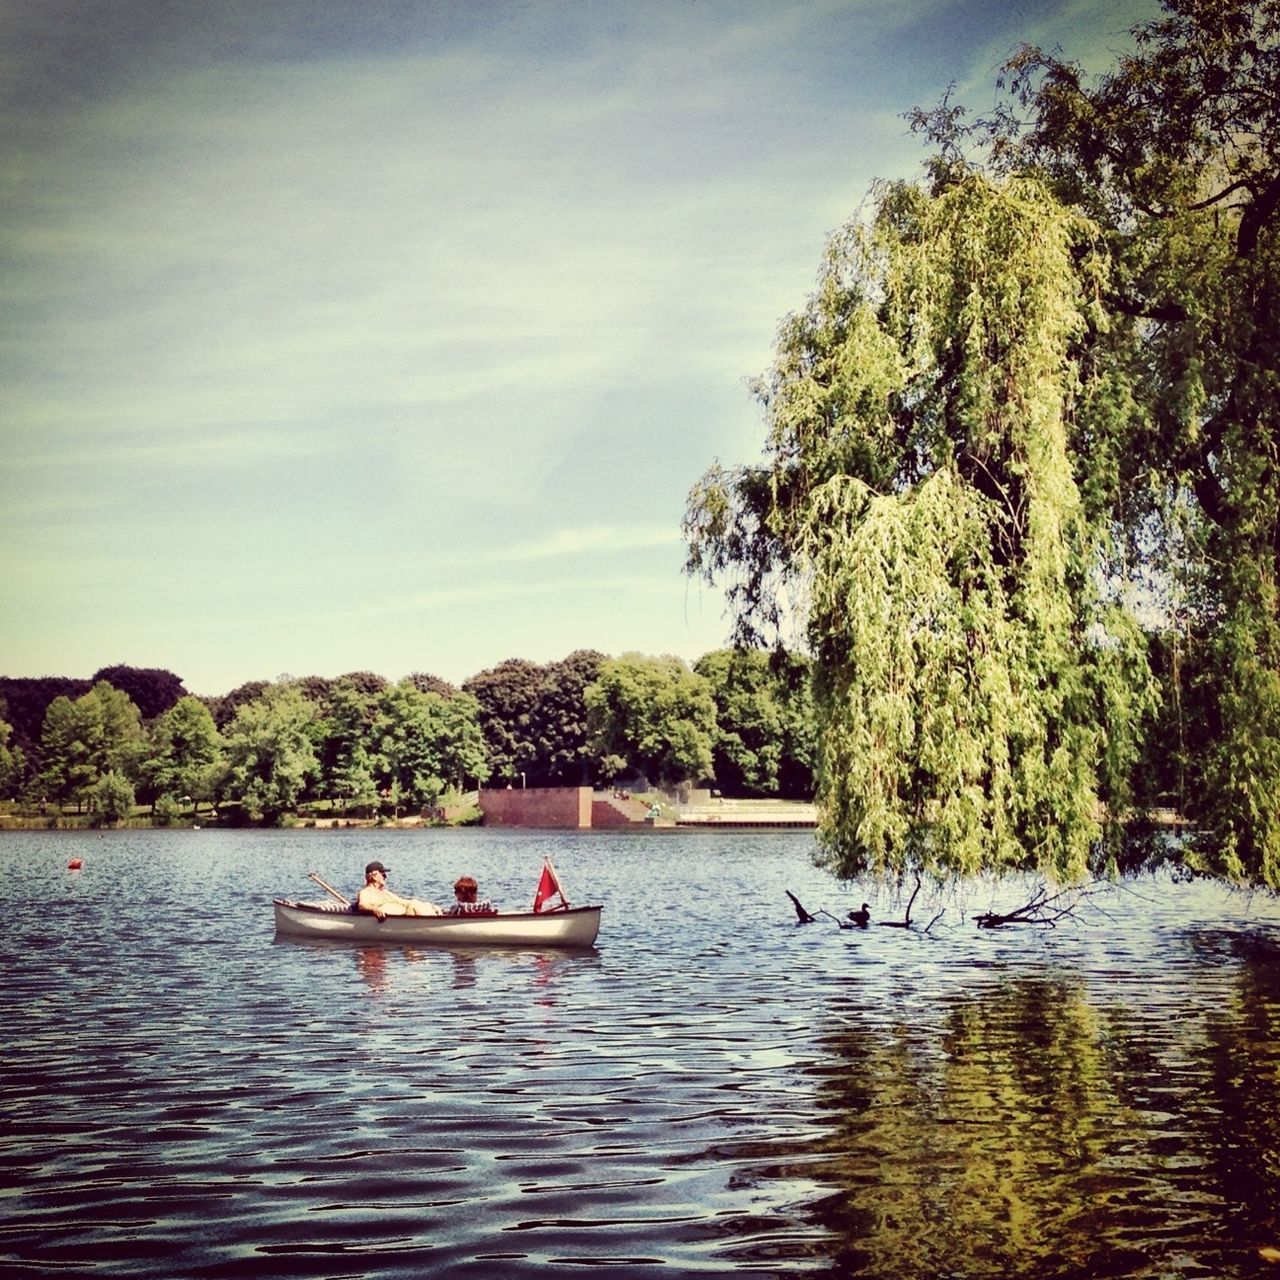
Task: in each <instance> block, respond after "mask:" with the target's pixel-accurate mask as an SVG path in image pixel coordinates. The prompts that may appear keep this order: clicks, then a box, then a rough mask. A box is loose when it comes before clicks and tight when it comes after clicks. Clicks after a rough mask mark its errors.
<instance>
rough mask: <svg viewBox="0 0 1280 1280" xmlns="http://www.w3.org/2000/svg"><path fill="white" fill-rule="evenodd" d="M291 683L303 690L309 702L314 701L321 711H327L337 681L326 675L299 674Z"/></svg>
mask: <svg viewBox="0 0 1280 1280" xmlns="http://www.w3.org/2000/svg"><path fill="white" fill-rule="evenodd" d="M289 683H290V684H293V685H295V686H296V687H297V688H298V689H299V690H301V692H302V694H303V696H304V697H305V698H306V699H307V700H308V701H309V702H314V703H315V704H316V706H317V707H319V708H320V710H321V711H325V710H327V709H328V706H329V699H330V698H331V697H332V696H333V687H334V685H335V684H336V683H337V681H335V680H329V679H327V678H326V677H324V676H299V677H298V678H297V679H295V680H291V681H289Z"/></svg>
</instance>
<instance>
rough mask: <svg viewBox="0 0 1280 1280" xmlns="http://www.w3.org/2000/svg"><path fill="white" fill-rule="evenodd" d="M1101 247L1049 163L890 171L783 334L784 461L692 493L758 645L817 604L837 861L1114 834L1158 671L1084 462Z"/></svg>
mask: <svg viewBox="0 0 1280 1280" xmlns="http://www.w3.org/2000/svg"><path fill="white" fill-rule="evenodd" d="M1097 238H1098V237H1097V230H1096V228H1095V227H1094V225H1093V224H1092V223H1091V222H1090V221H1089V220H1088V219H1087V218H1085V217H1083V216H1081V215H1080V214H1079V213H1077V212H1073V211H1072V210H1070V209H1068V208H1066V207H1064V206H1063V205H1062V204H1061V203H1060V202H1058V201H1057V200H1055V199H1054V198H1053V197H1052V196H1051V195H1050V194H1049V193H1048V191H1047V190H1046V189H1045V188H1044V186H1043V185H1042V184H1040V183H1039V182H1037V181H1035V180H1033V179H1026V178H1014V179H1009V180H1006V181H1003V182H993V181H990V180H988V179H987V178H985V177H983V176H981V175H979V174H977V173H975V172H972V171H968V170H964V169H956V170H954V171H953V172H952V173H951V174H950V175H949V177H948V178H946V179H945V180H940V181H939V182H938V183H937V184H936V185H935V187H934V188H933V189H931V190H924V189H922V188H920V187H917V186H914V185H910V184H899V185H893V186H885V187H883V188H881V189H880V190H879V191H878V193H877V196H876V200H875V208H874V211H873V214H872V216H870V217H869V218H867V219H859V220H857V221H855V222H854V223H852V224H851V225H850V226H848V227H847V228H845V229H844V230H843V231H841V232H840V233H838V234H837V235H836V236H835V237H833V238H832V240H831V242H830V244H829V246H828V250H827V254H826V258H825V261H824V264H823V267H822V271H821V274H820V278H819V282H818V287H817V289H816V291H815V293H814V294H813V296H812V297H811V299H810V300H809V303H808V305H807V306H806V307H805V308H804V310H802V311H801V312H799V313H798V314H796V315H794V316H792V317H791V318H789V320H788V321H787V322H786V323H785V324H784V326H783V328H782V331H781V333H780V335H779V338H778V343H777V355H776V361H775V364H774V367H773V369H772V371H771V373H770V374H769V375H768V377H767V378H766V379H765V380H764V381H763V382H762V383H761V384H760V386H759V394H760V398H761V400H762V402H763V404H764V406H765V409H766V413H767V417H768V425H769V430H768V439H767V447H766V459H765V463H764V465H763V466H760V467H753V468H742V469H739V470H737V471H726V470H724V469H722V468H718V467H717V468H713V469H712V470H711V471H710V472H708V473H707V475H706V476H705V477H703V480H702V481H701V483H700V484H699V485H698V486H697V487H695V489H694V491H693V493H692V494H691V495H690V504H689V510H688V515H687V518H686V534H687V537H688V540H689V548H690V556H689V565H690V568H691V570H693V571H695V572H700V573H703V574H705V575H706V576H707V577H709V578H717V577H723V576H728V577H730V578H731V579H732V581H731V583H730V597H731V599H732V601H733V603H734V604H735V606H736V609H737V621H738V625H739V630H740V633H741V636H742V638H745V637H746V635H747V634H749V633H752V632H758V631H759V630H760V629H761V628H764V627H767V626H770V625H775V624H777V623H778V622H779V621H780V613H781V611H782V609H783V608H784V605H785V602H787V601H788V600H789V601H790V602H792V604H793V605H796V604H797V602H798V607H799V610H800V613H801V615H802V618H803V625H804V628H805V634H806V639H807V642H808V645H809V647H810V649H811V651H812V654H813V658H814V672H815V697H816V702H817V708H818V714H819V719H820V725H821V740H820V771H819V792H818V799H819V804H820V812H821V820H820V830H819V838H820V844H821V847H822V849H823V850H824V855H823V856H824V858H825V860H826V862H827V863H828V865H829V866H830V867H831V868H832V869H833V870H834V871H835V872H836V873H837V874H838V875H840V876H843V877H851V876H854V875H858V874H861V873H865V872H874V873H880V874H889V875H901V874H903V873H905V872H909V871H921V872H924V873H927V874H929V875H931V876H933V877H935V878H938V879H945V878H947V877H950V876H953V875H963V874H968V873H973V872H977V871H979V870H983V869H997V870H1018V869H1033V870H1036V871H1039V872H1042V873H1044V874H1046V875H1048V876H1050V877H1052V878H1054V879H1056V880H1063V881H1074V880H1079V879H1080V878H1082V877H1083V876H1085V875H1086V874H1087V872H1088V871H1089V869H1090V868H1091V867H1093V866H1096V864H1097V863H1098V861H1099V860H1100V859H1105V856H1106V854H1105V850H1106V849H1107V848H1108V847H1114V840H1115V835H1116V826H1115V824H1116V822H1117V821H1118V819H1119V818H1120V816H1122V814H1123V812H1124V810H1125V807H1126V804H1127V801H1128V790H1127V788H1128V779H1129V776H1130V770H1131V766H1132V763H1133V760H1134V758H1135V754H1136V751H1137V748H1138V744H1139V741H1140V730H1141V723H1142V720H1143V717H1144V715H1145V714H1146V713H1147V712H1148V711H1149V709H1150V706H1151V703H1152V682H1151V678H1150V675H1149V672H1148V670H1147V666H1146V658H1145V646H1144V643H1143V640H1142V637H1141V635H1140V633H1139V631H1138V629H1137V628H1136V626H1135V625H1134V623H1133V621H1132V619H1131V618H1130V617H1129V616H1127V614H1126V613H1125V611H1124V610H1123V608H1122V607H1121V604H1120V602H1119V600H1118V598H1117V593H1116V591H1115V590H1114V589H1113V587H1112V576H1111V575H1110V574H1109V572H1108V559H1109V551H1110V546H1111V543H1110V539H1109V531H1110V527H1111V519H1110V513H1109V511H1108V509H1107V506H1106V504H1105V503H1104V502H1099V501H1090V499H1089V496H1088V494H1087V493H1086V492H1084V491H1083V490H1082V487H1081V485H1080V484H1079V482H1078V481H1077V478H1076V476H1075V474H1074V470H1073V465H1072V453H1073V450H1074V449H1076V448H1078V446H1079V439H1080V432H1081V430H1082V429H1084V428H1083V425H1082V422H1081V418H1082V415H1083V416H1084V417H1088V405H1087V402H1086V400H1085V399H1084V398H1082V395H1081V359H1082V354H1081V353H1082V352H1085V351H1087V349H1088V348H1089V346H1090V344H1091V343H1094V342H1096V341H1097V340H1098V339H1099V336H1100V333H1101V331H1102V330H1103V329H1104V328H1105V312H1104V311H1103V309H1101V308H1100V307H1099V306H1098V305H1097V298H1098V296H1099V295H1100V293H1101V292H1102V291H1103V290H1104V289H1105V288H1106V283H1107V281H1106V262H1105V256H1104V255H1102V254H1101V253H1099V252H1098V245H1097V243H1096V242H1097ZM1088 425H1089V428H1092V429H1096V426H1097V424H1096V423H1095V422H1093V421H1090V422H1089V424H1088Z"/></svg>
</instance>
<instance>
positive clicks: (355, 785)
mask: <svg viewBox="0 0 1280 1280" xmlns="http://www.w3.org/2000/svg"><path fill="white" fill-rule="evenodd" d="M373 721H374V700H373V698H372V697H371V696H370V695H368V694H366V693H365V692H363V691H362V690H361V689H360V688H358V687H357V686H356V685H355V684H354V683H352V682H351V681H348V680H346V679H339V680H336V681H334V682H333V685H332V687H331V689H330V691H329V702H328V711H327V714H326V715H325V717H324V718H323V719H322V720H320V721H317V722H316V725H317V734H316V739H317V755H318V757H319V762H320V782H319V786H320V788H321V790H322V791H323V792H324V793H325V794H326V795H327V796H328V797H329V798H330V799H332V800H334V801H336V802H337V803H339V804H341V805H343V806H344V807H346V808H348V809H358V810H369V809H372V807H373V806H374V805H376V803H377V799H378V789H377V784H376V783H375V781H374V776H373V772H374V759H373V755H372V753H371V746H370V740H371V737H372V731H373Z"/></svg>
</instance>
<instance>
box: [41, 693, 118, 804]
mask: <svg viewBox="0 0 1280 1280" xmlns="http://www.w3.org/2000/svg"><path fill="white" fill-rule="evenodd" d="M142 742H143V740H142V726H141V718H140V716H139V715H138V708H137V707H135V706H134V705H133V701H132V700H131V699H130V698H129V695H128V694H126V693H124V692H122V691H121V690H119V689H116V688H114V687H113V686H112V685H110V684H108V683H107V682H106V681H105V680H100V681H99V682H98V683H97V684H96V685H94V687H93V688H92V689H90V690H89V692H88V693H86V694H84V695H83V696H82V697H79V698H77V699H76V700H75V701H74V702H72V701H71V699H69V698H65V697H57V698H55V699H54V700H53V701H52V702H51V703H50V704H49V709H48V711H46V712H45V718H44V726H43V728H42V731H41V740H40V754H41V771H40V777H39V781H38V786H39V788H40V789H41V790H42V792H43V793H44V794H46V795H51V796H52V797H53V798H55V799H56V800H57V801H58V802H59V803H66V802H67V801H74V802H75V803H76V804H77V805H81V804H83V802H84V800H85V799H86V798H87V795H88V792H89V790H90V788H92V787H93V785H94V784H95V783H96V782H97V781H98V779H99V778H100V777H101V776H102V775H103V774H104V773H108V772H115V773H119V774H121V775H123V776H126V777H132V776H134V775H135V773H136V771H137V769H138V767H139V763H140V755H141V749H142Z"/></svg>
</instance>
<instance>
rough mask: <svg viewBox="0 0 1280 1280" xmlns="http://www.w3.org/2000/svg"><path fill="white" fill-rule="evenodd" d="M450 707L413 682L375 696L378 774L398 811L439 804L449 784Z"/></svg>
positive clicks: (379, 787) (373, 731)
mask: <svg viewBox="0 0 1280 1280" xmlns="http://www.w3.org/2000/svg"><path fill="white" fill-rule="evenodd" d="M444 708H445V701H444V699H443V698H442V697H440V695H439V694H435V693H419V692H418V690H417V689H415V688H414V687H413V686H412V685H411V684H407V683H406V684H399V685H395V686H394V687H392V688H389V689H384V690H383V691H382V692H381V693H380V694H378V695H377V697H376V698H375V699H374V718H373V726H372V742H373V761H374V764H373V768H374V775H375V779H376V781H377V784H378V789H379V791H380V792H382V793H384V794H385V793H389V794H390V797H391V799H392V802H393V804H394V805H395V807H396V809H397V811H398V809H399V806H400V805H401V804H404V805H413V806H421V805H428V804H434V803H435V801H436V799H437V797H438V796H439V795H440V793H441V792H442V791H443V790H444V788H445V773H446V770H445V766H444V761H443V752H442V750H441V747H442V742H443V737H444V732H443V731H444V723H443V722H444Z"/></svg>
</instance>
